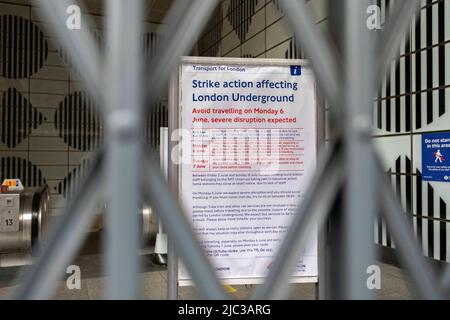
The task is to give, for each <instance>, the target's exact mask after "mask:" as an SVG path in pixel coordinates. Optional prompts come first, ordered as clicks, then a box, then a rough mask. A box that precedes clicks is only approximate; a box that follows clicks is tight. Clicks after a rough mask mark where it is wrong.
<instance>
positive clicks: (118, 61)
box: [16, 0, 450, 299]
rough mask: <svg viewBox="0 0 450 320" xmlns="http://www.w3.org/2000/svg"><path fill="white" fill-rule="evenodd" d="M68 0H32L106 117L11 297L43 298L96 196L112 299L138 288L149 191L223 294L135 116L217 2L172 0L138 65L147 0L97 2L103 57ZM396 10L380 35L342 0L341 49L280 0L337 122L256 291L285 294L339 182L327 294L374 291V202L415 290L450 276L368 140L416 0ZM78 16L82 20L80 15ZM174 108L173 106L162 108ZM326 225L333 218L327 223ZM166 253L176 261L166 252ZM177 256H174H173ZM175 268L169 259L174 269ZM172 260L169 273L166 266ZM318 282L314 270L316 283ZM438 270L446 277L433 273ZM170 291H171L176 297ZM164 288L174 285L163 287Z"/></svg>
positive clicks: (180, 246) (200, 271) (439, 291)
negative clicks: (73, 24)
mask: <svg viewBox="0 0 450 320" xmlns="http://www.w3.org/2000/svg"><path fill="white" fill-rule="evenodd" d="M74 2H75V1H73V0H72V1H67V0H39V1H37V5H38V6H40V7H41V8H40V10H39V13H40V14H42V15H43V17H42V18H43V19H44V20H46V21H48V22H49V26H50V27H51V30H52V31H53V32H54V33H55V34H56V36H57V38H58V39H59V40H60V41H61V42H62V43H63V45H64V46H65V47H66V48H68V52H69V53H70V55H71V57H72V60H73V62H74V64H75V65H76V67H77V69H78V70H79V71H80V77H81V80H82V81H83V84H84V85H85V86H86V88H87V89H88V90H89V92H90V93H91V95H92V96H93V97H94V99H96V101H97V102H98V103H97V104H98V105H99V106H100V110H99V111H100V112H101V113H102V115H103V117H104V118H105V119H106V122H105V123H106V130H105V145H104V148H102V149H101V150H99V151H98V154H97V156H96V157H95V160H94V161H93V165H92V169H91V172H90V174H88V175H87V178H86V179H85V180H84V182H83V183H82V186H81V188H80V191H79V193H78V194H77V195H75V196H74V197H73V198H72V201H71V202H70V203H69V205H68V206H67V208H66V213H65V215H64V216H63V217H62V219H61V220H60V221H59V222H58V224H57V225H53V226H52V228H51V229H50V230H49V232H48V236H47V240H46V241H44V243H45V246H44V250H43V251H42V252H41V255H40V256H39V258H38V261H37V263H36V264H35V265H34V266H33V267H32V268H31V269H30V270H29V272H28V273H27V275H26V277H25V279H24V283H23V285H22V286H21V287H20V289H19V290H18V292H17V296H16V297H17V298H21V299H42V298H44V299H45V298H49V297H51V296H52V294H53V293H54V291H55V288H56V287H57V285H58V279H59V278H60V276H61V275H62V274H63V271H64V268H65V266H67V265H68V264H69V263H70V262H71V260H72V259H73V258H74V256H75V255H76V253H77V252H78V250H79V248H80V246H81V244H82V242H83V240H84V237H85V231H86V230H87V229H88V226H89V225H90V223H91V222H92V220H93V218H94V216H93V214H92V213H93V212H94V210H93V207H94V205H95V202H96V199H97V198H98V197H105V198H106V199H107V200H108V202H109V204H110V205H109V212H108V213H107V216H106V220H107V232H108V237H107V241H106V244H105V245H106V258H105V265H106V266H107V270H108V276H109V277H108V279H109V280H108V286H107V297H108V298H128V299H133V298H138V297H140V288H139V278H138V273H139V257H138V248H139V242H138V234H139V231H138V217H137V212H138V205H139V204H140V203H141V201H147V202H148V203H149V204H150V205H151V206H152V208H153V209H154V210H155V212H156V213H157V214H158V215H159V217H160V219H161V220H162V222H163V224H164V226H165V228H166V230H167V232H168V234H169V237H170V244H171V249H176V252H177V253H178V254H179V255H180V258H181V259H182V261H183V263H184V264H185V266H186V268H187V270H188V272H189V273H190V275H191V277H192V279H193V280H194V282H195V284H196V286H197V288H198V289H199V292H200V294H201V295H202V296H203V297H204V298H209V299H224V298H227V297H228V296H227V294H226V293H225V292H224V290H223V288H222V286H221V284H220V281H219V280H218V279H217V277H216V275H215V273H214V271H213V268H212V267H211V265H210V263H209V261H208V259H207V257H206V255H205V253H204V252H203V250H202V249H201V247H200V245H199V243H198V242H197V240H196V236H195V234H194V232H193V230H192V229H191V227H190V224H189V222H188V221H187V220H186V216H185V215H184V214H183V212H182V210H181V207H180V205H179V203H178V199H177V196H176V195H175V194H174V193H173V192H171V189H170V188H169V186H168V185H167V183H166V181H165V179H164V178H163V177H162V175H161V172H160V169H159V166H158V165H156V164H154V163H152V162H150V161H149V160H147V159H146V158H145V155H144V152H143V150H144V144H143V139H142V132H143V130H141V129H142V128H143V121H142V119H143V118H144V117H142V116H141V115H142V114H143V111H144V106H145V105H150V106H153V105H155V104H153V103H149V102H152V101H155V100H157V99H158V97H159V96H160V95H161V93H162V92H163V90H164V88H165V86H166V85H167V82H168V80H169V78H170V75H171V74H173V72H174V71H175V70H176V68H177V66H178V62H179V59H180V57H181V56H182V55H183V54H187V53H189V50H190V48H191V46H192V45H193V43H194V42H195V40H196V35H198V34H200V32H201V31H202V28H203V27H204V24H205V23H206V21H208V17H209V15H210V14H211V13H212V11H213V9H214V8H215V6H216V5H217V4H218V1H214V0H208V1H204V0H191V1H189V0H177V1H176V2H175V3H174V4H173V5H172V7H171V9H170V11H169V12H168V14H167V16H166V18H165V21H164V24H165V25H166V26H167V28H166V30H165V32H164V35H163V36H164V37H163V40H162V42H161V45H160V46H159V47H158V49H157V53H156V55H155V57H154V58H153V59H152V60H151V61H150V62H149V65H147V66H145V65H144V63H143V61H142V59H141V57H140V54H139V46H140V43H139V34H140V26H141V23H142V22H141V21H142V20H143V17H142V16H141V14H142V12H144V10H142V9H143V8H142V6H143V0H130V1H128V0H127V1H123V0H108V1H105V7H106V18H107V21H108V22H107V28H106V30H107V39H108V47H109V48H108V50H106V57H101V56H100V53H99V52H98V51H97V50H96V49H95V45H94V39H92V36H91V35H90V34H89V33H88V29H87V28H82V29H81V30H68V29H67V28H66V27H65V20H64V17H65V14H64V13H65V9H66V7H67V6H68V5H69V4H73V3H74ZM396 3H397V4H396V8H395V10H394V11H393V13H392V15H391V17H390V18H389V20H388V23H387V25H386V26H385V28H384V30H383V31H382V32H381V33H380V34H379V36H374V35H371V34H370V31H369V30H368V28H366V20H365V19H366V15H365V12H366V8H367V6H368V5H370V4H371V1H366V0H342V14H343V15H344V17H345V19H344V21H345V26H344V27H343V30H344V37H343V39H344V40H343V42H342V43H341V46H342V48H343V53H342V55H338V54H336V53H335V50H334V49H333V46H332V44H331V42H330V39H329V38H330V37H329V36H326V35H325V34H323V33H322V32H319V29H318V28H317V26H316V25H315V24H314V21H313V18H312V17H313V15H312V13H311V12H310V8H309V7H308V5H307V2H306V1H304V0H299V1H294V0H280V1H279V4H280V6H282V8H283V11H284V12H285V14H286V18H287V20H288V22H289V23H290V25H291V27H292V29H293V30H294V31H295V34H296V36H297V37H298V40H299V42H300V43H301V45H302V47H303V48H304V49H305V51H306V55H307V56H308V57H310V62H311V65H312V68H313V69H314V71H315V76H316V78H317V79H318V85H319V87H320V89H321V91H322V93H323V94H324V96H325V98H326V99H327V100H328V103H329V104H330V105H331V109H330V113H331V117H332V119H334V121H335V123H336V124H337V125H338V127H337V130H336V136H335V137H333V141H331V143H330V146H329V147H328V148H327V151H326V152H325V154H324V155H323V156H322V157H321V158H320V159H319V164H318V166H317V169H316V173H315V178H314V179H313V180H312V182H311V184H310V186H309V189H308V190H307V193H306V195H305V196H304V197H303V200H302V202H301V203H300V206H299V208H298V210H297V213H296V215H295V217H294V220H293V222H292V224H291V227H290V229H289V231H288V233H287V235H286V238H285V239H284V241H283V243H282V245H281V246H280V250H279V252H278V253H277V255H276V257H275V259H274V264H273V266H272V268H271V270H270V271H269V274H268V276H267V278H266V280H265V283H264V284H263V285H261V286H259V287H258V288H257V290H256V292H255V294H254V296H253V297H254V298H257V299H267V298H271V299H280V298H285V297H286V295H287V292H288V290H287V288H288V282H289V277H290V275H291V273H292V270H293V268H294V265H295V262H296V261H297V260H298V258H299V257H298V256H299V254H293V253H300V250H299V248H301V247H302V245H303V244H304V243H305V240H307V239H308V232H309V230H311V226H312V225H313V224H318V225H319V226H323V225H324V223H325V221H326V220H327V217H328V215H329V213H330V211H332V210H331V209H332V206H333V203H334V201H335V199H336V196H337V195H338V193H339V192H341V191H344V193H343V194H344V198H343V199H344V204H345V205H344V210H343V221H344V228H343V229H341V230H340V231H341V234H340V239H341V241H342V248H344V249H343V250H342V252H340V254H341V255H342V261H341V263H342V265H341V266H340V268H339V270H344V274H332V275H331V277H336V278H337V279H338V281H337V283H338V285H339V286H340V287H341V289H342V290H341V294H339V296H334V297H332V298H344V299H355V298H363V299H366V298H367V299H372V298H374V294H373V291H371V290H369V289H368V288H367V286H366V278H367V274H366V268H367V266H368V265H370V264H372V263H373V261H374V259H375V256H376V254H375V249H374V244H373V238H372V236H371V234H372V233H373V222H374V219H375V215H376V212H378V206H380V205H381V206H382V208H383V209H384V210H382V212H383V213H384V218H385V219H386V223H387V226H388V228H389V229H390V230H391V232H392V234H393V236H394V239H395V243H396V247H397V248H396V253H397V254H398V255H399V257H400V258H401V261H402V262H403V264H404V266H405V267H406V268H408V270H409V272H410V275H411V278H412V280H413V284H414V289H415V291H416V293H417V294H418V296H419V297H421V298H427V299H438V298H443V297H444V292H445V291H444V289H446V286H445V284H447V286H449V283H450V268H447V270H446V271H445V274H444V275H443V278H442V279H438V277H437V276H438V275H437V274H434V273H433V272H432V270H431V269H430V266H429V265H428V264H427V262H426V260H425V257H424V256H423V254H422V252H421V250H420V247H419V244H418V243H417V241H416V240H415V236H414V234H413V230H412V228H411V226H410V225H409V224H408V222H407V219H406V217H405V215H404V214H403V212H402V208H401V205H400V203H399V202H398V200H397V199H396V197H395V195H394V193H392V192H391V187H390V186H389V185H388V183H387V181H384V179H383V176H384V175H383V174H381V166H380V164H379V160H378V157H377V155H376V154H375V152H374V149H373V145H372V138H371V134H372V132H371V123H372V101H373V99H372V98H373V97H374V96H375V92H376V88H377V87H378V84H379V82H380V79H381V78H382V76H383V75H384V73H385V72H386V69H387V66H388V64H389V62H390V61H391V60H390V59H391V57H392V56H393V55H394V53H395V51H396V49H397V47H398V46H399V44H400V41H401V38H402V37H403V36H404V34H405V32H406V29H407V26H408V24H409V23H410V21H411V19H412V18H413V15H414V13H415V12H417V11H418V10H419V9H420V8H419V3H420V1H419V0H414V1H413V0H402V1H396ZM84 23H86V21H84ZM170 112H171V110H169V113H170ZM331 227H333V226H331ZM171 252H172V257H171V258H170V257H169V258H170V259H174V256H173V252H175V251H171ZM172 263H173V260H172ZM175 270H176V269H175ZM174 272H176V271H174V270H173V269H172V270H169V276H170V277H173V276H174ZM322 280H324V279H323V278H322V277H321V276H319V281H322ZM440 280H442V281H440ZM174 294H175V296H174ZM169 297H170V298H176V290H175V291H174V289H173V288H170V287H169Z"/></svg>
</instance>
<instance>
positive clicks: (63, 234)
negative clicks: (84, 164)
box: [15, 150, 104, 300]
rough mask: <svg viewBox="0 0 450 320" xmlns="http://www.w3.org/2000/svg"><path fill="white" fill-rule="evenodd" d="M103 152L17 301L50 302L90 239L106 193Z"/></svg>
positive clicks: (55, 227)
mask: <svg viewBox="0 0 450 320" xmlns="http://www.w3.org/2000/svg"><path fill="white" fill-rule="evenodd" d="M103 153H104V152H103V151H101V150H100V151H99V153H98V155H97V156H96V157H95V159H94V160H93V161H92V167H91V169H90V172H89V173H88V175H87V176H86V178H85V179H83V181H82V182H81V183H80V191H79V192H77V193H76V194H75V195H74V196H73V197H72V199H71V201H70V203H69V204H68V206H67V208H66V210H65V213H64V215H63V216H62V217H60V218H59V219H58V220H55V221H54V222H53V223H52V224H51V225H50V226H49V229H48V232H47V233H46V235H45V237H44V239H43V241H42V248H43V251H42V252H41V254H40V256H39V258H38V260H37V261H36V264H34V265H33V266H32V267H31V269H30V270H27V273H26V275H25V278H24V282H23V285H22V286H20V287H19V288H18V290H17V292H16V295H15V298H17V299H39V300H41V299H49V298H51V297H52V296H53V294H54V292H55V290H56V288H57V287H58V285H59V282H58V280H59V279H60V277H61V276H62V274H63V273H64V271H65V270H66V268H67V266H68V265H69V264H70V263H71V262H72V261H73V259H74V257H75V255H76V254H77V252H78V250H79V249H80V247H81V245H82V244H83V241H84V239H85V238H86V236H87V232H88V230H89V227H90V225H91V224H92V222H93V220H94V217H95V215H94V214H93V212H95V206H96V203H97V200H98V199H99V198H100V195H102V192H103V189H102V188H103V163H104V161H103V158H104V157H103Z"/></svg>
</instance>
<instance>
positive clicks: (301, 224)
mask: <svg viewBox="0 0 450 320" xmlns="http://www.w3.org/2000/svg"><path fill="white" fill-rule="evenodd" d="M337 148H339V146H337V145H332V146H331V147H330V148H329V149H328V150H327V152H326V153H325V155H324V157H323V158H322V161H321V162H320V163H319V165H318V167H317V169H316V173H315V175H314V178H313V180H312V181H311V183H310V185H309V187H308V189H307V190H306V193H305V195H304V197H303V199H302V201H301V203H300V205H299V208H298V209H297V212H296V213H295V216H294V219H293V221H292V223H291V227H290V228H289V230H288V232H287V234H286V236H285V238H284V240H283V242H282V244H281V246H280V249H279V251H278V253H277V255H276V257H275V258H274V260H273V263H272V267H271V269H270V271H269V274H268V275H267V278H266V280H265V282H264V284H263V285H261V286H260V287H258V288H257V290H256V292H255V294H254V296H253V298H254V299H257V300H259V299H283V298H285V297H286V295H287V294H288V284H289V277H290V276H291V274H292V272H293V270H294V266H295V264H296V262H298V258H299V253H300V252H301V249H302V247H303V246H304V244H305V241H307V240H308V238H309V236H310V234H311V230H313V229H314V228H319V229H320V228H321V226H322V225H323V222H324V221H325V218H326V216H327V214H328V210H329V208H330V206H331V205H332V202H333V200H334V197H335V195H336V193H337V192H338V190H339V188H340V185H341V183H342V180H343V176H344V173H343V172H342V169H341V166H342V165H343V163H342V160H341V155H340V154H339V153H337V152H336V151H335V149H337ZM325 177H326V182H325ZM296 253H298V254H296ZM319 281H320V279H319Z"/></svg>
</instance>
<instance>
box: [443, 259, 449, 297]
mask: <svg viewBox="0 0 450 320" xmlns="http://www.w3.org/2000/svg"><path fill="white" fill-rule="evenodd" d="M441 287H442V294H443V295H444V296H448V295H450V266H447V267H445V269H444V273H443V275H442V281H441Z"/></svg>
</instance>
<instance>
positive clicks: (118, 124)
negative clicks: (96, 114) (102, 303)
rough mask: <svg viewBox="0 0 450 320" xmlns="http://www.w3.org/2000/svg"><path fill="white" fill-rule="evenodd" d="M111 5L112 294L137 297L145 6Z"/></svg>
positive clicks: (116, 0)
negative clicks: (141, 38) (141, 43)
mask: <svg viewBox="0 0 450 320" xmlns="http://www.w3.org/2000/svg"><path fill="white" fill-rule="evenodd" d="M106 5H107V7H106V9H107V17H108V22H107V39H108V43H109V45H110V50H109V52H108V56H107V63H108V69H107V77H106V79H108V86H107V99H108V103H109V105H110V106H111V109H112V112H111V113H110V114H109V115H108V118H107V127H106V131H107V133H108V134H109V136H108V140H107V141H106V142H107V146H108V172H109V186H110V192H109V195H110V198H109V204H110V208H109V212H108V213H107V219H106V225H107V240H106V261H105V265H106V268H107V273H108V275H109V277H108V283H107V297H108V298H112V299H136V298H139V296H140V288H139V283H140V281H139V272H140V264H139V262H140V260H139V259H138V249H139V238H140V233H141V231H140V228H139V219H138V212H139V208H140V201H141V199H140V189H139V181H140V176H141V169H140V168H141V162H142V146H143V143H142V132H143V121H142V119H143V117H142V116H141V114H142V95H141V94H142V91H141V86H142V80H141V77H140V76H141V74H142V72H141V69H140V67H141V60H142V59H141V50H140V48H141V46H140V34H141V21H142V17H141V13H142V12H143V9H144V8H143V3H142V1H141V0H132V1H123V0H110V1H107V2H106ZM158 171H160V170H159V168H158Z"/></svg>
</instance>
